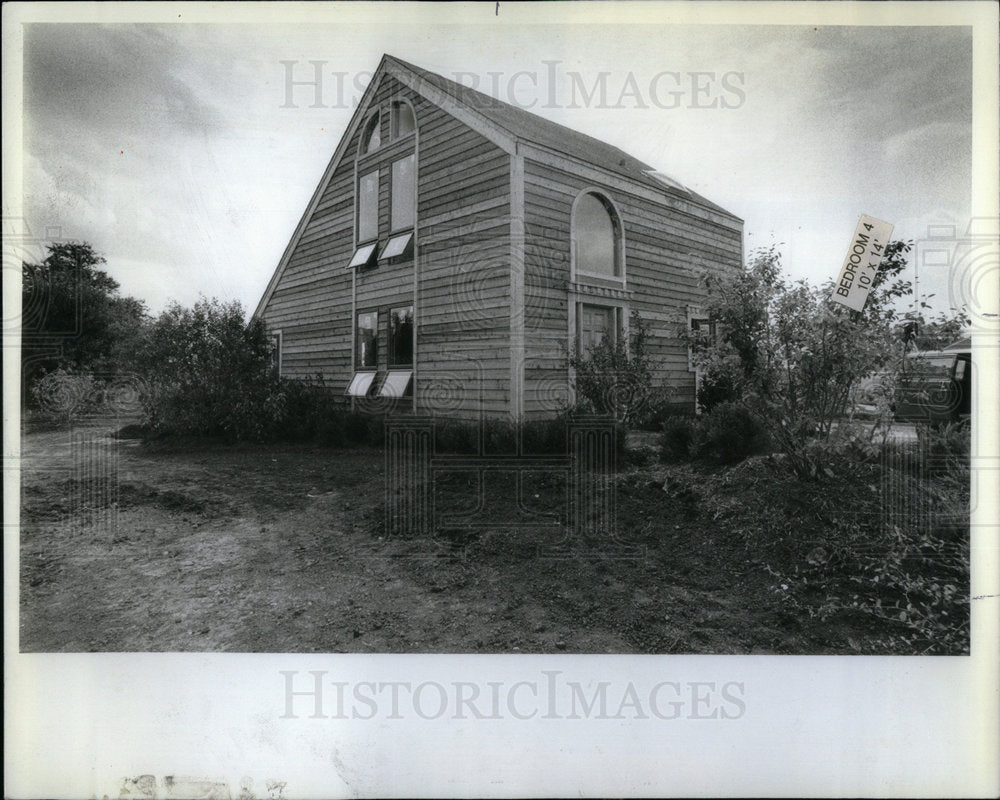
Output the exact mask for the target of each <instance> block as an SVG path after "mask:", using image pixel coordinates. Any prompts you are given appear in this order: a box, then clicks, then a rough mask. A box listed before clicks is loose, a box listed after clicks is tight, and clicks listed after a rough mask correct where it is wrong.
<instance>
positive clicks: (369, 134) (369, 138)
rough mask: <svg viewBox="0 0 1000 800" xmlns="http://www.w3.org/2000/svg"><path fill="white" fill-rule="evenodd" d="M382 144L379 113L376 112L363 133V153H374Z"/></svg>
mask: <svg viewBox="0 0 1000 800" xmlns="http://www.w3.org/2000/svg"><path fill="white" fill-rule="evenodd" d="M381 144H382V133H381V131H380V130H379V114H378V112H376V113H375V114H373V115H372V118H371V119H370V120H368V124H367V125H365V131H364V133H363V134H362V135H361V154H362V155H365V154H366V153H374V152H375V151H376V150H378V148H379V145H381Z"/></svg>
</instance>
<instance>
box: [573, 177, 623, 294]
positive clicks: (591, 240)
mask: <svg viewBox="0 0 1000 800" xmlns="http://www.w3.org/2000/svg"><path fill="white" fill-rule="evenodd" d="M571 227H572V230H573V263H574V266H575V269H576V271H577V272H583V273H587V274H590V275H600V276H607V277H610V278H616V277H620V276H621V274H622V270H621V257H620V254H619V250H620V246H619V243H620V238H621V236H620V233H621V229H620V226H619V224H618V221H617V216H616V215H615V212H614V209H613V208H612V206H611V204H610V203H609V202H608V201H607V200H605V199H604V198H603V197H601V196H600V195H597V194H594V193H593V192H587V193H586V194H583V195H581V196H580V198H579V199H578V200H577V201H576V204H575V205H574V207H573V221H572V226H571Z"/></svg>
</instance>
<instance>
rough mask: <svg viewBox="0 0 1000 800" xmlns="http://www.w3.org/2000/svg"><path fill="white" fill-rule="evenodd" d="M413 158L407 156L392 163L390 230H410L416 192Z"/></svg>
mask: <svg viewBox="0 0 1000 800" xmlns="http://www.w3.org/2000/svg"><path fill="white" fill-rule="evenodd" d="M414 163H415V162H414V158H413V155H412V154H411V155H408V156H407V157H406V158H401V159H399V161H394V162H393V163H392V215H391V216H392V220H391V225H392V230H393V231H398V230H400V229H401V228H412V227H413V218H414V213H413V211H414V209H413V207H414V205H415V201H416V192H415V191H414V189H415V183H414V177H415V170H414Z"/></svg>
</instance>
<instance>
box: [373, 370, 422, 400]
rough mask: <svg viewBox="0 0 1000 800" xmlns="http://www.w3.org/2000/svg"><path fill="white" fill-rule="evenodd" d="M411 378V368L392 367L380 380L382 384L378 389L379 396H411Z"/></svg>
mask: <svg viewBox="0 0 1000 800" xmlns="http://www.w3.org/2000/svg"><path fill="white" fill-rule="evenodd" d="M412 380H413V370H410V369H394V370H390V371H389V374H388V375H386V376H385V380H384V381H382V386H381V388H380V389H379V390H378V396H379V397H408V396H411V393H410V384H411V382H412Z"/></svg>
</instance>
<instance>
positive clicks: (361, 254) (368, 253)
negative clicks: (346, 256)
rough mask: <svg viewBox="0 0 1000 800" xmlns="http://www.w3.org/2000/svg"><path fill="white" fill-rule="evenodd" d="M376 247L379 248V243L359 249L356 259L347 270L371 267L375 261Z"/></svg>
mask: <svg viewBox="0 0 1000 800" xmlns="http://www.w3.org/2000/svg"><path fill="white" fill-rule="evenodd" d="M376 247H378V242H373V243H372V244H366V245H362V246H361V247H359V248H358V249H357V250H355V251H354V258H352V259H351V263H350V264H348V265H347V268H348V269H354V268H355V267H367V266H369V265H370V264H371V263H372V262H373V261H374V255H375V248H376Z"/></svg>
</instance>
